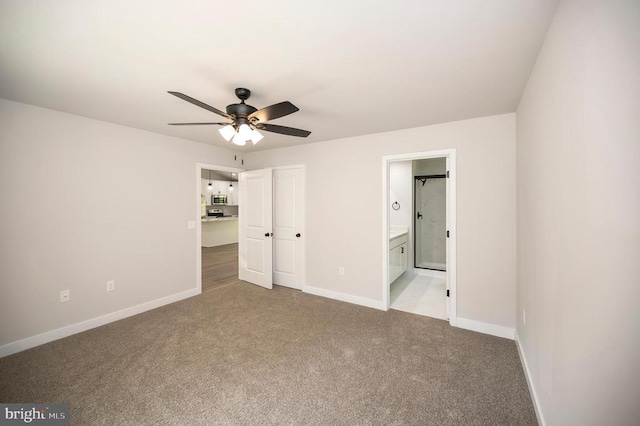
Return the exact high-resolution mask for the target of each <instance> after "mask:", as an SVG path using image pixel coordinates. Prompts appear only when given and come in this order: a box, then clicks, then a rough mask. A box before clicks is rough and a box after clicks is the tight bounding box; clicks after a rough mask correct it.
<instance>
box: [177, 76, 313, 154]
mask: <svg viewBox="0 0 640 426" xmlns="http://www.w3.org/2000/svg"><path fill="white" fill-rule="evenodd" d="M169 93H170V94H172V95H173V96H176V97H178V98H180V99H182V100H184V101H187V102H189V103H191V104H193V105H196V106H199V107H200V108H204V109H206V110H207V111H210V112H213V113H215V114H218V115H220V116H222V117H225V118H227V119H229V120H232V121H231V123H169V125H171V126H200V125H214V126H223V127H222V128H221V129H219V132H220V135H221V136H222V137H223V138H224V140H226V141H227V142H229V141H230V142H231V143H233V144H235V145H238V146H244V145H246V144H247V142H248V141H251V142H252V143H253V144H254V145H255V144H257V143H258V142H260V140H262V138H263V137H264V136H263V135H262V134H261V133H260V132H259V131H258V129H259V130H264V131H266V132H272V133H279V134H282V135H288V136H297V137H302V138H306V137H307V136H309V135H310V134H311V132H310V131H308V130H302V129H295V128H293V127H285V126H278V125H275V124H266V123H265V122H266V121H269V120H275V119H276V118H280V117H284V116H286V115H289V114H293V113H294V112H296V111H299V109H298V107H296V106H295V105H293V104H292V103H291V102H289V101H284V102H280V103H278V104H274V105H270V106H268V107H265V108H262V109H257V108H255V107H253V106H251V105H248V104H246V103H245V102H244V101H246V100H247V99H249V96H251V91H250V90H249V89H245V88H242V87H239V88H237V89H236V96H237V97H238V99H240V103H237V104H231V105H227V108H226V111H227V112H226V113H224V112H222V111H220V110H219V109H217V108H214V107H212V106H210V105H207V104H205V103H204V102H200V101H199V100H197V99H194V98H192V97H190V96H187V95H185V94H184V93H180V92H171V91H169Z"/></svg>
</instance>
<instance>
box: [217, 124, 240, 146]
mask: <svg viewBox="0 0 640 426" xmlns="http://www.w3.org/2000/svg"><path fill="white" fill-rule="evenodd" d="M218 131H219V132H220V134H221V135H222V137H223V138H224V140H226V141H227V142H229V141H230V140H231V138H232V137H233V135H235V134H236V129H234V128H233V126H232V125H231V124H228V125H226V126H224V127H223V128H221V129H219V130H218Z"/></svg>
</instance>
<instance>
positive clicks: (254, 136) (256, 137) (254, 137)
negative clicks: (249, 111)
mask: <svg viewBox="0 0 640 426" xmlns="http://www.w3.org/2000/svg"><path fill="white" fill-rule="evenodd" d="M262 138H264V136H262V133H260V132H259V131H257V130H255V129H253V130H252V131H251V142H253V144H254V145H255V144H257V143H258V142H260V141H261V140H262Z"/></svg>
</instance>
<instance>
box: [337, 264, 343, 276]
mask: <svg viewBox="0 0 640 426" xmlns="http://www.w3.org/2000/svg"><path fill="white" fill-rule="evenodd" d="M338 275H344V268H343V267H342V266H340V267H339V268H338Z"/></svg>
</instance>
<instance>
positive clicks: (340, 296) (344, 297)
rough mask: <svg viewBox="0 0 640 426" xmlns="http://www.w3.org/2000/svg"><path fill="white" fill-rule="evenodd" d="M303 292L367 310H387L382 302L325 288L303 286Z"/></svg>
mask: <svg viewBox="0 0 640 426" xmlns="http://www.w3.org/2000/svg"><path fill="white" fill-rule="evenodd" d="M302 291H303V292H305V293H309V294H313V295H315V296H322V297H326V298H328V299H334V300H340V301H341V302H347V303H353V304H355V305H360V306H366V307H367V308H374V309H380V310H381V311H384V310H386V309H384V307H383V306H382V300H374V299H368V298H366V297H360V296H354V295H351V294H347V293H340V292H339V291H333V290H326V289H324V288H318V287H312V286H308V285H303V286H302Z"/></svg>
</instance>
